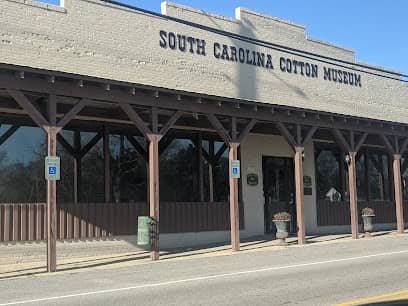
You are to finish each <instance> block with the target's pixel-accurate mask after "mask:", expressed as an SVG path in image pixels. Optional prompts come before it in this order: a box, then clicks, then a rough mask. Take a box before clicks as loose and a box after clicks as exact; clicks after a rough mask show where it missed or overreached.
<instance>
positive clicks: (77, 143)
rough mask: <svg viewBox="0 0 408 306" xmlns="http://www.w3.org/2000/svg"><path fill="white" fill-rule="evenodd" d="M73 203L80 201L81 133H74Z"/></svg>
mask: <svg viewBox="0 0 408 306" xmlns="http://www.w3.org/2000/svg"><path fill="white" fill-rule="evenodd" d="M74 151H75V156H74V203H75V204H77V203H78V202H79V201H81V199H80V198H81V176H82V164H81V159H82V158H81V132H80V131H75V132H74Z"/></svg>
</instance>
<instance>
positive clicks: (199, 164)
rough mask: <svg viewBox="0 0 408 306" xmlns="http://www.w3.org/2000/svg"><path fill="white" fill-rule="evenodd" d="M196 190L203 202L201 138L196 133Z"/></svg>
mask: <svg viewBox="0 0 408 306" xmlns="http://www.w3.org/2000/svg"><path fill="white" fill-rule="evenodd" d="M197 163H198V190H199V199H200V202H204V169H203V138H202V135H201V133H198V135H197Z"/></svg>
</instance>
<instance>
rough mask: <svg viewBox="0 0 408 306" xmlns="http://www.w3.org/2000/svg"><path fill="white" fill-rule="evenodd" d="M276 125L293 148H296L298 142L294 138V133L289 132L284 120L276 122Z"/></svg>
mask: <svg viewBox="0 0 408 306" xmlns="http://www.w3.org/2000/svg"><path fill="white" fill-rule="evenodd" d="M275 125H276V127H277V129H278V130H279V132H280V133H281V135H282V136H283V138H285V139H286V141H287V142H288V143H289V145H290V146H291V148H292V149H293V148H295V147H296V146H297V145H298V144H297V142H296V140H295V138H293V136H292V134H291V133H290V132H289V130H288V128H287V127H286V126H285V125H284V124H283V123H282V122H276V123H275Z"/></svg>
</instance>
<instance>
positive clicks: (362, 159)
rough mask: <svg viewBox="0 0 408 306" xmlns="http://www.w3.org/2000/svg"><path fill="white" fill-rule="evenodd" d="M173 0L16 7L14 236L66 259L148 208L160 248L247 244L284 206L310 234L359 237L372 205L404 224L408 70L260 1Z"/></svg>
mask: <svg viewBox="0 0 408 306" xmlns="http://www.w3.org/2000/svg"><path fill="white" fill-rule="evenodd" d="M161 10H162V14H157V13H153V12H148V11H145V10H141V9H137V8H133V7H129V6H126V5H121V4H118V3H114V2H109V1H103V0H65V1H62V3H61V5H60V6H54V5H49V4H45V3H40V2H35V1H31V0H3V1H1V2H0V58H1V60H0V62H1V64H0V118H1V128H0V167H1V171H0V182H1V184H0V203H2V204H0V241H3V242H8V241H24V240H47V241H48V269H49V270H50V271H53V270H55V264H56V261H55V258H56V257H55V256H56V250H55V249H56V247H55V241H56V240H57V239H61V240H64V239H68V240H72V239H82V238H99V237H107V236H124V235H136V232H137V226H138V224H137V222H138V216H149V215H150V216H151V217H152V218H153V219H154V221H156V222H157V223H156V225H155V229H156V230H157V229H158V232H160V246H161V247H164V246H181V245H199V244H204V243H210V242H220V241H228V240H229V239H231V244H232V248H233V250H239V247H240V237H241V238H242V237H250V236H255V235H262V234H264V233H274V232H275V227H274V225H273V223H272V221H271V220H272V216H273V214H275V213H277V212H281V211H286V212H289V213H290V214H291V216H292V220H291V225H290V231H291V232H292V233H293V234H294V235H297V236H298V242H299V243H300V244H303V243H305V235H306V234H325V233H340V232H351V233H352V236H353V238H357V237H358V232H359V230H360V226H359V224H361V220H360V210H361V208H363V207H366V206H369V207H372V208H374V210H375V212H376V219H375V222H376V226H377V227H378V228H383V229H387V228H391V229H392V228H397V229H398V232H402V231H403V230H404V220H405V221H406V220H407V212H408V207H407V202H405V201H404V199H405V195H406V194H408V186H407V185H406V179H407V178H408V171H407V168H408V158H406V153H407V147H408V110H407V106H406V102H407V97H408V86H407V83H406V82H404V80H403V76H402V74H401V73H399V72H398V71H394V70H391V69H388V68H383V67H378V66H374V65H370V64H367V63H361V62H357V61H356V60H355V56H354V51H353V50H352V49H348V48H344V47H341V46H338V45H335V44H332V43H329V42H325V41H320V40H317V39H314V38H310V37H307V35H306V28H305V27H304V26H303V25H299V24H296V23H293V22H290V21H287V20H283V19H279V18H276V17H271V16H267V15H264V14H261V13H258V12H254V11H250V10H248V9H244V8H237V9H236V12H235V18H229V17H225V16H219V15H214V14H210V13H206V12H203V11H201V10H197V9H193V8H190V7H185V6H181V5H178V4H174V3H168V2H163V3H162V7H161ZM47 156H48V158H46V157H47ZM55 156H57V157H59V159H58V158H54V157H55ZM44 161H46V163H47V167H46V170H47V171H48V172H46V173H44V171H45V170H44V168H45V167H44ZM232 166H233V167H232ZM44 175H46V176H47V177H48V179H49V180H46V179H45V177H44ZM238 177H239V178H238ZM47 216H48V218H47ZM158 237H159V234H158V233H156V235H155V237H154V238H158ZM158 250H159V244H158V239H154V243H153V250H152V258H153V259H157V258H158Z"/></svg>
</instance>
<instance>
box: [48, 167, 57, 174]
mask: <svg viewBox="0 0 408 306" xmlns="http://www.w3.org/2000/svg"><path fill="white" fill-rule="evenodd" d="M48 174H57V167H55V166H52V167H49V168H48Z"/></svg>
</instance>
